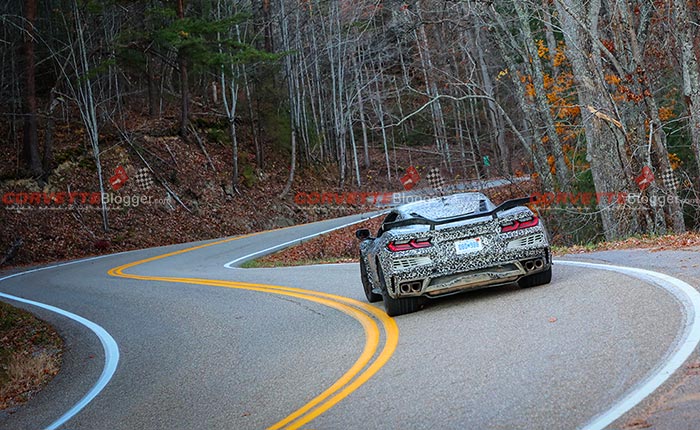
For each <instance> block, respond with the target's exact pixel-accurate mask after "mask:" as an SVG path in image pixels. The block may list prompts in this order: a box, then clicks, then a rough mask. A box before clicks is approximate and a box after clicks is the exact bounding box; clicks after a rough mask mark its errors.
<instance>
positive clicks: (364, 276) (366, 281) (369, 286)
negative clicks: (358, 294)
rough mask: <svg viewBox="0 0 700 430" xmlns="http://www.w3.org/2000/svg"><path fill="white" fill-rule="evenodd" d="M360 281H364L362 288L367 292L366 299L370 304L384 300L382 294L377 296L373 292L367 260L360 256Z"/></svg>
mask: <svg viewBox="0 0 700 430" xmlns="http://www.w3.org/2000/svg"><path fill="white" fill-rule="evenodd" d="M360 279H362V288H363V289H364V290H365V297H367V301H368V302H370V303H376V302H378V301H380V300H381V299H382V295H381V294H375V293H374V292H372V284H370V282H369V277H368V276H367V265H366V264H365V259H364V258H362V256H361V255H360Z"/></svg>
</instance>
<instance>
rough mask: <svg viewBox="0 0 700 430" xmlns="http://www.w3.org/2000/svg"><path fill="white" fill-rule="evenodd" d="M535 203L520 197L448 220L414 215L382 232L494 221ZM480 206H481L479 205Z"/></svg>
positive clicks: (528, 198) (388, 226)
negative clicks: (460, 222)
mask: <svg viewBox="0 0 700 430" xmlns="http://www.w3.org/2000/svg"><path fill="white" fill-rule="evenodd" d="M534 202H536V199H535V197H534V196H533V197H522V198H519V199H512V200H506V201H505V202H503V203H501V204H500V205H498V206H496V207H495V208H493V209H492V210H490V211H484V212H474V213H470V214H467V215H457V216H453V217H449V218H438V219H429V218H426V217H423V216H420V215H417V214H416V215H415V217H414V218H409V219H404V220H400V221H394V222H388V223H386V224H385V225H384V226H383V229H384V231H389V230H391V229H394V228H398V227H406V226H409V225H429V226H430V230H435V226H437V225H442V224H449V223H453V222H459V221H466V220H469V219H473V218H482V217H486V216H490V217H493V218H494V219H496V218H498V215H497V214H498V213H499V212H503V211H506V210H508V209H513V208H515V207H518V206H523V205H526V204H528V203H534ZM480 206H481V205H480Z"/></svg>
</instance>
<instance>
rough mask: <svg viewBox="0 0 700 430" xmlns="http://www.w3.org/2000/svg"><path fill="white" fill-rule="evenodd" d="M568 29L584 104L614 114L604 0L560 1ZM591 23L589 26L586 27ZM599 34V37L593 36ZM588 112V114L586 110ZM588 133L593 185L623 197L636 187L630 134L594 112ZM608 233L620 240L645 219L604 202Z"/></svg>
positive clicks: (601, 204)
mask: <svg viewBox="0 0 700 430" xmlns="http://www.w3.org/2000/svg"><path fill="white" fill-rule="evenodd" d="M555 3H556V5H557V9H558V11H559V18H560V20H561V23H562V28H563V29H565V31H564V39H565V41H566V45H567V54H568V58H569V60H570V61H571V66H572V70H573V72H574V78H575V80H576V83H577V90H578V96H579V102H580V103H581V105H583V106H585V107H588V106H590V107H592V108H593V109H594V110H595V111H602V112H608V113H610V114H611V113H612V112H614V111H615V107H614V106H613V105H612V103H611V101H610V99H609V97H608V93H607V90H606V89H605V86H604V82H603V81H602V79H601V78H602V76H600V73H601V71H602V70H603V66H602V64H601V49H600V45H599V36H598V21H599V14H600V8H601V4H600V0H591V1H590V2H588V3H587V4H585V5H584V4H583V3H580V2H578V0H556V1H555ZM584 22H585V25H586V28H585V29H583V28H582V23H584ZM595 37H598V40H593V39H594V38H595ZM582 112H584V111H583V110H582ZM583 121H584V130H585V133H586V143H587V159H588V161H589V162H590V165H591V173H592V174H593V183H594V185H595V189H596V192H597V193H599V195H613V196H614V195H617V194H619V193H626V192H629V191H631V187H630V184H629V183H628V181H627V178H626V175H625V174H624V172H625V169H626V166H628V165H629V160H628V159H627V154H626V153H624V152H623V151H622V149H621V145H622V142H624V141H625V136H624V132H623V131H622V130H620V129H619V128H618V127H617V126H616V125H614V124H611V123H610V122H608V121H605V120H603V119H601V118H599V117H598V116H596V115H589V116H588V117H584V118H583ZM598 210H599V211H600V216H601V221H602V224H603V231H604V233H605V238H606V239H607V240H615V239H618V238H621V237H625V236H628V235H629V234H632V233H636V232H637V231H638V228H639V219H638V214H637V212H636V211H625V210H624V208H623V207H622V205H620V204H619V203H618V202H617V201H616V200H614V199H612V200H611V199H602V200H600V201H599V202H598Z"/></svg>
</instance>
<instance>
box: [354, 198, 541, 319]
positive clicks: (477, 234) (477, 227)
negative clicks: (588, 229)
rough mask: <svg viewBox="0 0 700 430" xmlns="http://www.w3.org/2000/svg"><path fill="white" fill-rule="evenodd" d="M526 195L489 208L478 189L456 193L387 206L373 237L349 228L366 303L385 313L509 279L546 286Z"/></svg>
mask: <svg viewBox="0 0 700 430" xmlns="http://www.w3.org/2000/svg"><path fill="white" fill-rule="evenodd" d="M529 201H530V199H529V198H522V199H515V200H508V201H506V202H504V203H502V204H501V205H499V206H495V205H494V204H493V203H491V201H490V200H489V199H488V197H486V196H485V195H483V194H481V193H462V194H454V195H451V196H447V197H439V198H433V199H430V200H424V201H418V202H414V203H408V204H405V205H402V206H399V207H397V208H395V209H393V210H392V211H391V212H390V213H389V214H388V215H387V216H386V218H385V219H384V221H383V223H382V225H381V228H380V229H379V231H378V232H377V237H371V233H370V231H369V230H367V229H362V230H357V231H356V232H355V235H356V236H357V238H358V239H360V240H361V241H362V242H361V244H360V275H361V278H362V286H363V287H364V290H365V295H366V296H367V300H369V301H370V302H378V301H379V300H384V306H385V308H386V312H387V314H389V315H390V316H395V315H401V314H405V313H409V312H414V311H416V310H418V309H419V308H420V307H421V306H422V305H423V304H424V299H425V298H434V297H440V296H445V295H449V294H455V293H460V292H463V291H468V290H475V289H480V288H484V287H491V286H496V285H503V284H508V283H513V282H517V283H518V284H519V285H520V286H521V287H533V286H536V285H542V284H547V283H549V282H550V280H551V279H552V257H551V253H550V249H549V240H548V237H547V231H546V229H545V227H544V225H543V222H542V220H541V219H540V218H539V217H538V216H537V215H536V214H535V213H533V212H532V211H531V210H530V209H528V208H527V207H526V206H523V205H525V204H526V203H528V202H529Z"/></svg>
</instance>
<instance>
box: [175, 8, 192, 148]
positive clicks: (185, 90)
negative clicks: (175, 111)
mask: <svg viewBox="0 0 700 430" xmlns="http://www.w3.org/2000/svg"><path fill="white" fill-rule="evenodd" d="M177 17H178V18H179V19H180V20H183V19H185V5H184V0H177ZM178 65H179V68H180V136H181V137H183V138H185V137H186V136H187V127H188V125H189V116H190V112H189V111H190V87H189V83H188V81H187V79H188V78H187V58H185V53H184V52H183V50H182V49H180V52H178Z"/></svg>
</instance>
